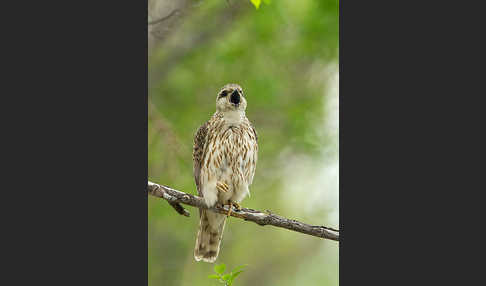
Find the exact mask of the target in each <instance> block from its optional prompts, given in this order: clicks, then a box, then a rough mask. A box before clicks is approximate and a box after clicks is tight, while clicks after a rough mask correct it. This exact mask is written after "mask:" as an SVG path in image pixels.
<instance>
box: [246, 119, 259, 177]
mask: <svg viewBox="0 0 486 286" xmlns="http://www.w3.org/2000/svg"><path fill="white" fill-rule="evenodd" d="M250 127H251V131H253V135H254V136H255V141H254V142H253V144H254V152H253V158H252V159H251V164H250V177H249V178H248V179H247V182H248V184H249V185H251V184H252V183H253V176H254V175H255V170H256V164H257V161H258V134H257V132H256V130H255V128H254V127H253V125H252V124H251V122H250Z"/></svg>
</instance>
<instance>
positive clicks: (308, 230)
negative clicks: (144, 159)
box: [147, 181, 339, 241]
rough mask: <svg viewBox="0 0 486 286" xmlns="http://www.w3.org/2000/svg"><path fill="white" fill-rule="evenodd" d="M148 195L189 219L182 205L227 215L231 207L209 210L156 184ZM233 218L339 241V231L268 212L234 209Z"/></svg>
mask: <svg viewBox="0 0 486 286" xmlns="http://www.w3.org/2000/svg"><path fill="white" fill-rule="evenodd" d="M147 190H148V193H149V194H150V195H152V196H155V197H158V198H163V199H165V200H166V201H168V202H169V204H170V205H171V206H172V207H173V208H174V209H175V210H176V211H177V212H178V213H179V214H181V215H184V216H187V217H189V216H190V214H189V212H188V211H187V210H185V209H184V207H182V205H181V204H186V205H190V206H193V207H197V208H202V209H209V210H211V211H213V212H217V213H221V214H227V213H228V211H229V206H216V207H213V208H208V207H207V206H206V204H205V202H204V200H203V199H202V198H200V197H198V196H194V195H191V194H187V193H184V192H181V191H178V190H174V189H172V188H169V187H167V186H163V185H159V184H155V183H152V182H150V181H149V182H148V186H147ZM231 216H232V217H236V218H240V219H244V220H246V221H252V222H254V223H256V224H258V225H261V226H264V225H272V226H275V227H280V228H286V229H288V230H292V231H296V232H300V233H304V234H307V235H312V236H316V237H320V238H325V239H330V240H335V241H339V230H336V229H333V228H330V227H325V226H316V225H309V224H306V223H303V222H299V221H297V220H293V219H288V218H285V217H282V216H279V215H276V214H273V213H271V212H270V211H268V210H266V211H265V212H261V211H258V210H253V209H247V208H242V209H241V210H236V209H234V208H233V209H232V212H231Z"/></svg>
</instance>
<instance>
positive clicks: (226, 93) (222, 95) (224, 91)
mask: <svg viewBox="0 0 486 286" xmlns="http://www.w3.org/2000/svg"><path fill="white" fill-rule="evenodd" d="M227 95H228V92H227V91H226V90H223V91H222V92H221V94H220V95H219V97H225V96H227Z"/></svg>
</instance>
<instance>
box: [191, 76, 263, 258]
mask: <svg viewBox="0 0 486 286" xmlns="http://www.w3.org/2000/svg"><path fill="white" fill-rule="evenodd" d="M245 109H246V99H245V97H244V96H243V90H242V89H241V87H240V86H239V85H237V84H227V85H225V86H224V87H223V88H222V89H221V91H220V92H219V93H218V96H217V98H216V112H215V113H214V114H213V116H212V117H211V118H210V119H209V121H207V122H206V123H204V124H203V125H202V126H201V127H199V129H198V130H197V132H196V135H195V136H194V150H193V161H194V179H195V181H196V186H197V192H198V194H199V196H201V197H203V198H204V200H205V202H206V204H207V205H208V207H213V206H215V205H216V204H220V205H229V212H228V215H230V213H231V207H232V206H235V207H236V209H239V208H240V205H239V203H240V202H241V201H242V200H243V199H244V198H245V197H246V196H247V195H250V190H249V189H248V187H249V186H250V185H251V183H252V181H253V175H254V174H255V168H256V163H257V152H258V144H257V134H256V131H255V129H254V128H253V126H252V125H251V123H250V121H249V120H248V118H246V115H245ZM199 215H200V222H199V230H198V233H197V238H196V247H195V249H194V258H195V259H196V261H200V260H203V261H206V262H214V261H215V260H216V258H217V257H218V253H219V246H220V243H221V238H222V236H223V229H224V225H225V221H226V215H222V214H217V213H214V212H211V211H206V210H199Z"/></svg>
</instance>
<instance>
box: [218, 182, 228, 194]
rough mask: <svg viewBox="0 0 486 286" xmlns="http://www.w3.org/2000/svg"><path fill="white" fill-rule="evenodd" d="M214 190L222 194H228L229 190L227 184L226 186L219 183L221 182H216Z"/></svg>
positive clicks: (223, 183)
mask: <svg viewBox="0 0 486 286" xmlns="http://www.w3.org/2000/svg"><path fill="white" fill-rule="evenodd" d="M216 188H217V189H218V191H220V192H224V193H226V192H228V190H229V186H228V184H226V183H225V182H221V181H218V182H216Z"/></svg>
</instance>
